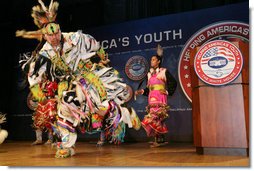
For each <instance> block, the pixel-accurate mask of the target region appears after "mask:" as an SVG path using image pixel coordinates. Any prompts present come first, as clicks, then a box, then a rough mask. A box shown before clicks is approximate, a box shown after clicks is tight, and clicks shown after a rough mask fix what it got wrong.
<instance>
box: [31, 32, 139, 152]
mask: <svg viewBox="0 0 254 171" xmlns="http://www.w3.org/2000/svg"><path fill="white" fill-rule="evenodd" d="M62 35H63V40H64V41H63V44H62V49H61V50H60V51H56V50H54V49H53V48H52V47H51V45H50V44H48V43H45V45H44V46H43V47H42V49H41V50H40V52H39V57H38V58H37V60H36V61H35V65H34V66H35V67H34V69H32V70H33V75H32V76H31V77H29V81H30V86H31V91H32V92H37V91H38V90H36V91H35V90H34V87H36V85H37V84H38V83H39V82H37V80H41V79H40V78H39V77H40V75H43V74H41V73H44V75H47V76H48V78H51V81H55V82H57V84H58V90H57V96H56V98H57V101H58V109H57V120H56V122H55V123H52V124H51V125H52V127H53V130H54V132H55V134H56V135H58V136H59V137H60V138H61V142H59V143H58V147H59V149H65V150H59V151H58V152H57V154H56V157H68V156H69V155H73V153H74V150H73V148H72V147H73V146H74V144H75V142H76V139H77V133H76V130H77V129H80V130H81V132H87V133H94V132H100V131H103V132H104V133H105V138H106V140H108V141H109V142H112V143H115V144H119V143H121V142H123V141H124V135H125V124H128V126H129V127H130V128H131V127H135V128H137V129H138V125H133V123H134V122H133V120H135V119H136V120H137V119H138V118H137V116H136V114H135V111H134V110H133V109H132V110H131V111H129V110H128V109H127V108H125V107H122V106H121V105H122V104H124V102H125V98H126V97H127V94H128V91H127V89H126V84H125V83H123V80H122V79H121V78H120V77H119V75H118V72H117V71H116V70H115V69H114V68H112V67H106V66H103V65H99V64H96V63H92V62H91V60H90V59H91V58H92V57H94V56H95V55H96V53H95V51H97V50H98V43H97V42H96V41H95V39H94V38H93V37H92V36H90V35H87V34H82V33H81V32H75V33H63V34H62ZM35 75H38V77H34V76H35ZM37 88H39V86H37ZM45 105H47V104H44V106H45ZM49 106H50V104H49ZM39 107H40V105H39ZM39 107H38V108H39ZM131 114H132V115H133V116H132V117H131ZM137 123H138V122H137Z"/></svg>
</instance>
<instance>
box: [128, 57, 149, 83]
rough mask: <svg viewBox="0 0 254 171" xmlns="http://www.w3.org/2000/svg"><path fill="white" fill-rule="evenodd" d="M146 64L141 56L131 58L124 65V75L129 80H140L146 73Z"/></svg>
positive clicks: (147, 66)
mask: <svg viewBox="0 0 254 171" xmlns="http://www.w3.org/2000/svg"><path fill="white" fill-rule="evenodd" d="M148 68H149V65H148V62H147V60H146V59H145V58H144V57H143V56H133V57H131V58H130V59H129V60H128V61H127V62H126V64H125V73H126V75H127V76H128V78H130V79H131V80H134V81H139V80H142V79H143V78H144V77H145V76H146V74H147V72H148Z"/></svg>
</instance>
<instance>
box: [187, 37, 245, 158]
mask: <svg viewBox="0 0 254 171" xmlns="http://www.w3.org/2000/svg"><path fill="white" fill-rule="evenodd" d="M231 43H233V44H235V45H236V46H238V47H239V49H240V51H241V52H242V55H243V59H244V62H243V68H242V72H241V74H240V75H239V76H238V77H237V78H236V80H234V81H233V82H231V83H229V84H227V85H224V86H211V85H208V84H206V83H204V82H202V81H201V80H200V79H199V78H198V76H197V75H196V73H195V70H194V57H195V54H191V61H190V65H191V80H192V110H193V113H192V115H193V134H194V145H195V147H196V152H197V153H198V154H218V155H241V156H248V155H249V42H243V41H242V40H236V39H234V40H232V41H231Z"/></svg>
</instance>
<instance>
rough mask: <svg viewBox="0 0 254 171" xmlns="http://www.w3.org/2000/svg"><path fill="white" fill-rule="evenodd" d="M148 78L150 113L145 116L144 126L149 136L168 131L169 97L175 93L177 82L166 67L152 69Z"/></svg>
mask: <svg viewBox="0 0 254 171" xmlns="http://www.w3.org/2000/svg"><path fill="white" fill-rule="evenodd" d="M147 78H148V79H147V81H148V83H147V88H146V89H145V91H144V95H148V106H147V107H146V111H147V113H148V114H147V115H146V116H145V117H144V119H143V121H142V126H143V128H144V129H145V131H146V133H147V136H156V135H160V134H165V133H167V132H168V128H167V126H166V124H165V119H166V118H168V117H169V116H168V113H167V112H168V110H169V106H168V104H167V97H168V96H169V95H172V94H173V92H174V90H175V87H176V82H175V80H174V78H173V77H172V76H171V75H170V74H169V72H168V71H167V70H166V69H165V68H157V69H156V70H154V69H150V72H149V73H148V74H147Z"/></svg>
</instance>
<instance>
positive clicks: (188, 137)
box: [86, 3, 249, 141]
mask: <svg viewBox="0 0 254 171" xmlns="http://www.w3.org/2000/svg"><path fill="white" fill-rule="evenodd" d="M204 16H205V17H204ZM221 21H241V22H245V23H248V22H249V11H248V3H239V4H235V5H228V6H223V7H217V8H211V9H205V10H199V11H194V12H186V13H181V14H174V15H166V16H160V17H153V18H148V19H143V20H137V21H131V22H125V23H121V24H115V25H109V26H104V27H99V28H93V29H89V30H86V32H87V33H89V34H91V35H92V36H94V37H95V38H96V39H97V40H98V41H100V42H101V45H102V46H103V47H104V48H105V49H106V51H107V52H108V53H109V57H110V60H111V65H112V66H113V67H115V68H116V69H117V70H118V71H119V72H120V74H121V76H122V77H123V78H124V80H125V82H126V83H127V84H128V85H130V86H131V87H132V89H133V90H134V91H135V90H136V89H137V88H138V85H139V82H140V81H133V80H131V79H129V78H128V77H127V75H126V73H125V71H124V70H125V65H126V62H127V61H128V59H129V58H131V57H133V56H136V55H138V56H143V57H145V58H146V59H147V61H148V62H149V64H150V58H151V56H152V55H154V54H155V53H156V50H155V49H156V46H157V44H160V45H161V46H162V47H163V48H164V59H163V64H162V66H163V67H166V68H167V69H168V70H169V71H170V73H171V74H172V75H173V76H174V77H175V78H176V79H177V81H178V62H179V57H180V53H181V50H182V48H183V47H184V45H185V43H186V42H187V40H188V39H189V38H190V37H191V36H192V35H193V34H195V33H196V32H197V31H198V30H200V29H202V28H204V27H206V26H208V25H211V24H213V23H216V22H221ZM142 87H143V88H144V87H145V85H142ZM168 103H169V105H170V107H171V109H170V112H169V115H170V118H169V119H168V120H167V122H166V124H167V125H168V127H169V134H168V137H169V139H170V140H171V141H192V108H191V103H190V102H189V100H188V99H187V98H186V96H185V95H184V93H183V91H182V89H181V86H180V84H179V81H178V87H177V90H176V92H175V93H174V95H173V96H172V97H169V101H168ZM128 105H129V106H131V107H133V108H134V109H135V110H136V111H137V113H138V116H139V117H140V119H143V117H144V115H145V114H146V112H145V106H146V105H147V97H144V96H139V97H137V99H136V101H135V100H134V99H132V100H131V101H130V102H129V103H128ZM145 137H146V135H145V132H144V130H140V131H138V132H137V131H134V130H128V137H127V138H131V139H137V140H138V139H142V138H143V139H145Z"/></svg>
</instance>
